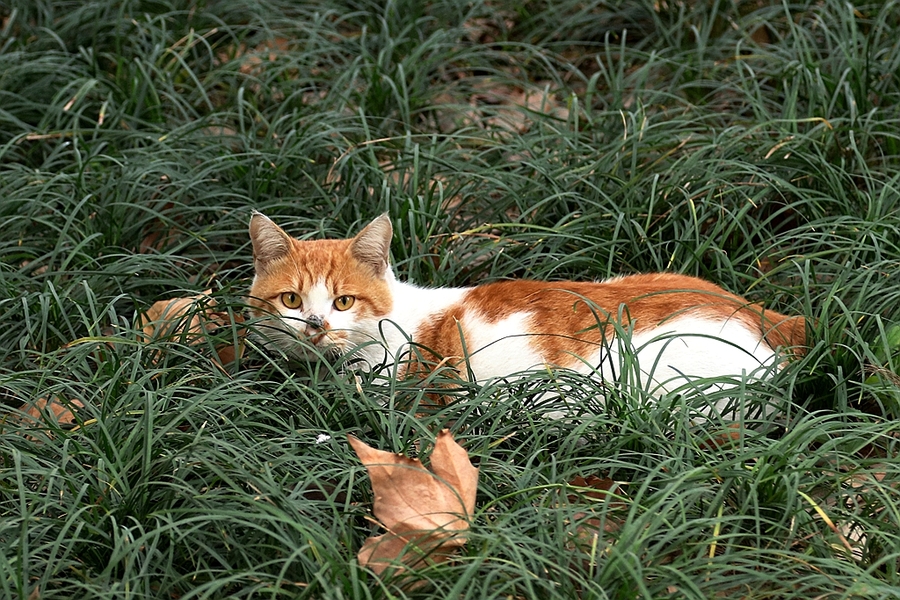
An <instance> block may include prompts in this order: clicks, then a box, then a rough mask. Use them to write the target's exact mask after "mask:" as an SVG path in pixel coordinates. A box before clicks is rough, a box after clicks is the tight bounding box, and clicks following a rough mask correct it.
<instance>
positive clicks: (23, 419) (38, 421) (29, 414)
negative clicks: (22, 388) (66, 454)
mask: <svg viewBox="0 0 900 600" xmlns="http://www.w3.org/2000/svg"><path fill="white" fill-rule="evenodd" d="M83 407H84V404H82V402H81V401H80V400H78V399H75V398H72V399H69V400H60V399H59V398H57V397H55V396H52V397H50V398H38V399H37V400H32V401H31V402H26V403H25V404H23V405H22V406H20V407H19V410H18V411H16V412H10V413H9V414H7V415H4V416H3V419H2V421H3V422H10V423H13V422H17V423H20V424H22V425H25V426H26V427H29V428H32V429H44V430H46V429H47V428H48V426H50V425H54V426H61V427H66V426H71V425H74V424H75V413H74V410H77V409H79V408H83ZM47 435H50V434H49V432H48V433H47ZM25 437H27V438H28V439H30V440H36V439H37V438H36V437H34V436H32V435H26V436H25Z"/></svg>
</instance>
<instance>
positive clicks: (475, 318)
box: [415, 273, 805, 376]
mask: <svg viewBox="0 0 900 600" xmlns="http://www.w3.org/2000/svg"><path fill="white" fill-rule="evenodd" d="M614 324H618V325H621V326H624V327H627V328H628V330H629V331H631V332H632V333H633V334H634V341H635V342H640V343H644V342H645V341H647V340H653V339H655V338H656V337H658V336H660V335H663V336H670V335H676V336H685V335H686V336H690V337H691V346H692V348H691V353H693V354H697V353H698V352H699V353H700V354H702V355H705V356H707V357H709V360H712V361H713V362H714V363H715V362H721V361H720V360H719V357H718V355H720V354H722V348H723V342H721V341H719V342H716V343H707V342H706V340H708V339H710V338H715V337H722V338H724V339H725V340H726V341H725V342H724V346H725V348H726V350H725V351H726V352H730V351H731V349H730V347H731V346H734V345H736V346H739V347H740V348H742V350H740V351H738V352H737V353H736V356H737V357H736V358H729V359H728V360H729V361H730V362H732V363H735V364H738V366H740V367H742V368H745V369H746V367H747V365H746V364H739V363H741V361H743V356H742V353H748V356H750V358H751V361H750V364H757V365H758V364H760V362H762V361H764V360H767V359H768V358H769V357H771V356H772V355H773V350H774V349H775V348H777V347H779V346H784V347H787V346H800V345H802V344H803V343H804V341H805V338H804V335H805V324H804V322H803V319H802V317H787V316H785V315H782V314H780V313H777V312H774V311H768V310H765V309H764V308H763V307H761V306H759V305H757V304H753V303H750V302H748V301H747V300H745V299H743V298H741V297H740V296H737V295H736V294H733V293H731V292H728V291H726V290H725V289H723V288H721V287H720V286H718V285H715V284H713V283H711V282H708V281H705V280H703V279H699V278H696V277H691V276H688V275H680V274H673V273H649V274H638V275H628V276H623V277H616V278H613V279H609V280H605V281H596V282H578V281H549V282H547V281H535V280H509V281H498V282H493V283H487V284H483V285H479V286H476V287H473V288H468V289H466V290H464V291H463V293H462V295H461V297H460V298H459V300H458V301H457V302H456V303H454V304H453V305H451V306H449V307H448V308H447V309H446V310H444V311H441V312H440V313H439V314H438V315H435V317H434V318H432V319H430V320H429V321H428V322H427V323H426V324H424V326H423V327H422V328H421V329H420V330H419V331H418V332H417V333H418V335H416V336H415V337H416V339H417V340H418V341H419V342H421V343H422V344H423V346H425V347H428V348H432V349H438V350H440V352H439V353H438V354H440V355H441V356H443V357H446V356H462V355H464V354H466V355H472V356H470V359H469V361H470V364H471V365H473V366H474V367H475V369H476V374H479V375H481V376H483V374H484V373H490V374H502V373H503V371H504V370H506V371H510V370H511V369H514V368H515V369H517V368H523V369H524V368H534V366H535V365H540V364H555V365H560V366H568V367H577V366H578V365H579V364H580V361H581V360H583V359H585V358H591V360H596V358H597V357H598V356H600V354H598V352H600V351H601V350H602V348H603V347H607V346H608V343H609V340H610V339H611V338H612V337H614V335H615V330H616V329H615V328H616V326H617V325H614ZM706 346H710V348H706ZM654 352H657V353H659V352H663V351H662V350H658V349H657V350H654ZM665 352H669V351H665ZM669 354H671V352H669ZM666 358H667V359H669V358H671V357H670V356H667V357H666ZM677 358H678V360H679V361H681V362H684V360H685V359H686V360H687V361H690V363H691V366H693V362H694V360H695V359H696V356H691V354H690V353H686V354H685V357H684V358H682V357H681V356H679V357H677ZM672 362H673V364H675V361H672ZM676 368H677V367H676ZM726 368H727V367H726V366H724V365H719V366H718V367H716V369H717V371H718V372H720V373H721V372H726V373H727V372H729V371H727V370H724V369H726ZM693 370H696V369H693ZM478 371H480V373H478ZM704 371H706V369H704ZM737 372H738V373H739V372H740V369H738V371H737Z"/></svg>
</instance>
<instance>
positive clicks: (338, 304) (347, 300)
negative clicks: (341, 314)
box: [334, 296, 356, 310]
mask: <svg viewBox="0 0 900 600" xmlns="http://www.w3.org/2000/svg"><path fill="white" fill-rule="evenodd" d="M354 302H356V298H354V297H353V296H341V297H340V298H338V299H337V300H335V301H334V307H335V308H336V309H337V310H347V309H348V308H350V307H351V306H353V303H354Z"/></svg>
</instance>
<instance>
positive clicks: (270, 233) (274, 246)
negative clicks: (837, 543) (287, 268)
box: [250, 211, 291, 271]
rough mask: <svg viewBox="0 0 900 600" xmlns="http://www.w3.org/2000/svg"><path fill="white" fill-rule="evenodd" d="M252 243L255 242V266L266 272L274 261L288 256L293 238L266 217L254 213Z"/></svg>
mask: <svg viewBox="0 0 900 600" xmlns="http://www.w3.org/2000/svg"><path fill="white" fill-rule="evenodd" d="M250 241H251V242H253V266H254V267H256V270H258V271H265V270H266V267H267V266H268V265H269V264H271V263H272V262H273V261H276V260H278V259H279V258H283V257H285V256H287V254H288V252H290V250H291V237H290V236H289V235H288V234H286V233H285V232H284V230H283V229H282V228H281V227H279V226H278V225H276V224H275V223H274V222H273V221H272V219H270V218H269V217H267V216H266V215H264V214H262V213H260V212H256V211H253V216H251V217H250Z"/></svg>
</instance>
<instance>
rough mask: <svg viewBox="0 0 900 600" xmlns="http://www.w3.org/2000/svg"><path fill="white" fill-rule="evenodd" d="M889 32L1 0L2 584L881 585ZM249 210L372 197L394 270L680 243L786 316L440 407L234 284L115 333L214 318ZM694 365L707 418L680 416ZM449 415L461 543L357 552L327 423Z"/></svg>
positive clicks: (772, 12) (462, 13) (413, 589)
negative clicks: (755, 346) (637, 374)
mask: <svg viewBox="0 0 900 600" xmlns="http://www.w3.org/2000/svg"><path fill="white" fill-rule="evenodd" d="M898 36H900V4H898V2H896V1H890V0H888V1H883V2H872V3H856V4H854V5H851V4H848V3H845V2H839V1H837V0H817V1H815V2H813V1H801V2H769V1H767V0H759V1H753V2H711V3H702V2H693V3H691V2H680V1H675V2H673V1H669V0H666V1H662V2H650V1H649V0H635V1H633V2H618V1H613V2H571V1H569V0H564V1H562V2H555V3H546V2H527V3H516V2H504V1H503V0H497V1H490V2H487V1H478V2H458V1H455V0H435V1H433V2H424V3H423V2H412V1H407V0H397V1H391V2H381V3H378V2H357V1H341V0H326V1H324V2H303V1H297V2H294V1H292V2H287V1H283V0H274V1H266V2H256V1H249V2H248V1H237V0H217V1H215V2H212V1H202V0H197V1H193V2H187V3H185V2H174V1H170V0H153V1H146V0H125V1H121V2H112V1H110V0H89V1H80V0H79V1H75V0H42V1H40V2H34V1H31V0H12V1H11V2H8V3H6V4H5V5H3V6H0V224H2V225H0V403H2V410H0V413H2V416H0V547H2V549H3V552H2V553H0V597H3V598H21V599H23V600H24V599H29V598H31V599H33V598H44V599H49V598H81V597H85V598H87V597H91V598H120V597H122V598H124V597H141V598H184V599H187V598H232V597H237V598H278V597H291V598H333V599H338V598H401V597H433V598H473V599H474V598H479V599H481V598H558V599H571V598H647V599H651V598H669V597H671V598H682V597H690V598H717V597H723V596H727V597H735V598H773V599H774V598H779V599H781V598H894V597H896V595H897V589H898V588H900V525H898V523H900V493H898V485H900V469H898V466H897V465H898V461H897V456H898V444H900V429H898V426H897V419H898V417H900V370H898V369H900V276H898V273H900V78H898V76H897V73H898V72H900V45H898V44H897V39H898ZM252 209H256V210H260V211H262V212H264V213H266V214H268V215H270V216H272V217H275V218H277V220H278V222H279V223H280V224H282V225H284V226H285V228H286V229H287V230H289V231H290V232H291V233H293V234H295V235H297V236H298V237H311V238H315V237H324V236H345V235H348V234H352V233H354V232H355V231H357V230H358V228H359V227H360V226H361V225H362V224H364V223H365V222H366V221H367V220H369V219H371V218H372V217H374V216H376V215H377V214H380V213H382V212H388V213H389V214H390V216H391V217H392V220H393V222H394V226H395V238H394V243H393V246H392V253H393V259H394V265H395V268H396V270H397V271H398V274H399V275H400V276H401V277H404V278H410V279H412V280H414V281H416V282H417V283H419V284H422V285H430V286H439V285H452V286H462V285H472V284H477V283H479V282H485V281H492V280H498V279H504V278H514V277H530V278H539V279H547V280H558V279H571V278H578V279H601V278H605V277H610V276H613V275H617V274H624V273H634V272H644V271H671V272H679V273H688V274H694V275H699V276H702V277H704V278H707V279H709V280H712V281H715V282H717V283H719V284H721V285H723V286H724V287H725V288H727V289H729V290H732V291H734V292H736V293H740V294H743V295H746V296H747V297H748V298H750V299H751V300H753V301H758V302H762V303H764V304H765V305H766V306H768V307H771V308H773V309H776V310H779V311H783V312H786V313H791V314H802V315H804V316H805V317H806V318H807V319H808V322H809V351H808V352H807V353H806V354H805V356H803V357H802V358H800V359H798V360H796V361H793V362H792V363H791V364H789V365H787V367H786V368H785V369H784V370H783V371H782V372H780V373H779V374H778V375H777V376H776V377H775V378H773V379H771V380H770V381H766V382H738V387H737V388H735V389H731V390H728V391H727V392H723V391H721V390H715V389H713V388H710V389H707V390H700V391H698V392H697V393H684V394H681V395H670V396H667V397H665V398H662V399H660V400H659V401H658V402H655V401H654V402H651V401H650V400H649V399H648V398H647V397H646V394H645V393H644V391H643V390H641V389H640V388H639V387H638V386H633V385H630V384H629V382H628V381H627V378H623V381H621V382H618V383H615V382H606V383H604V384H601V383H599V382H596V381H593V380H590V379H586V378H582V377H579V376H577V375H575V374H566V373H559V374H555V375H554V376H552V377H551V376H550V375H548V374H534V375H532V376H529V377H526V378H523V379H519V380H516V381H515V382H507V381H493V382H488V383H486V384H483V385H476V384H474V383H463V384H460V385H459V386H458V387H457V388H455V389H454V390H453V395H454V398H455V401H454V402H452V403H451V404H449V405H448V406H446V407H442V408H440V409H435V408H434V407H430V408H429V407H427V406H426V405H427V394H428V391H429V390H428V389H427V386H423V385H421V384H419V383H417V382H412V381H404V380H387V381H385V380H384V379H383V378H379V377H376V376H375V375H367V374H355V373H353V372H351V371H348V370H347V369H344V368H341V365H339V364H338V365H336V364H331V363H328V362H319V363H310V364H306V363H296V362H291V361H290V360H288V359H287V358H286V357H284V356H280V355H277V354H276V353H275V352H274V351H273V350H271V349H267V348H264V347H261V346H260V345H259V341H258V338H256V337H253V336H250V337H248V338H247V339H246V340H244V341H242V340H241V339H239V336H240V331H239V330H240V329H241V328H242V327H248V328H250V329H251V330H252V329H253V328H254V323H253V322H252V321H250V322H247V323H244V324H243V325H240V326H237V325H235V326H233V327H232V326H227V325H226V326H222V327H217V328H214V329H211V330H210V331H208V332H204V333H203V334H202V335H200V338H201V339H200V340H199V342H198V341H197V340H196V339H194V340H189V339H187V338H186V337H179V336H177V335H176V336H174V337H172V338H171V339H153V340H149V339H147V337H146V336H145V335H144V334H143V332H142V331H141V323H140V321H139V319H138V315H140V314H141V313H142V312H144V311H146V310H147V308H148V307H149V306H151V305H152V303H154V302H155V301H157V300H161V299H167V298H172V297H180V296H191V295H194V294H197V293H199V292H201V291H203V290H206V289H210V290H212V292H211V295H212V297H213V298H214V299H215V301H216V302H217V308H216V310H219V311H222V312H223V313H225V314H228V315H230V318H231V319H237V318H238V317H240V315H241V314H242V312H243V308H244V306H243V297H244V294H246V292H247V289H248V287H249V281H250V277H251V276H252V265H251V250H250V247H249V243H248V242H249V239H248V236H247V233H246V230H247V222H248V219H249V216H250V211H251V210H252ZM222 347H226V348H231V349H239V348H243V354H241V355H239V358H238V359H237V360H234V361H224V360H222V359H220V358H219V355H218V353H217V350H216V349H217V348H218V349H221V348H222ZM428 383H429V385H431V384H434V385H439V384H440V381H435V382H428ZM547 392H553V393H555V394H556V397H557V399H556V400H555V401H553V402H549V401H548V400H547V397H548V396H547ZM728 398H730V399H731V401H733V402H735V403H737V405H738V406H740V410H739V411H738V418H737V421H738V423H737V428H736V427H735V423H734V420H735V419H731V418H729V419H726V418H724V417H722V418H718V417H716V416H715V415H713V416H709V417H707V418H702V419H700V418H695V417H696V416H697V414H698V413H697V411H698V410H699V409H701V408H702V406H704V405H706V404H708V403H710V402H712V403H716V402H717V401H725V400H726V399H728ZM44 401H46V402H47V404H48V408H47V411H45V413H44V414H43V415H37V416H32V417H31V418H26V417H25V415H24V413H23V410H25V409H27V408H28V406H33V405H34V404H35V403H38V404H41V403H43V402H44ZM410 407H413V408H412V409H410ZM51 409H57V410H62V409H65V410H67V411H69V412H67V413H64V414H63V418H61V419H60V418H55V417H54V416H53V415H52V414H50V413H49V412H48V411H50V410H51ZM560 412H561V413H562V418H556V419H552V418H550V415H551V414H555V413H560ZM557 416H558V415H557ZM445 427H449V428H450V429H451V430H452V431H453V433H454V435H455V436H456V437H457V439H460V440H464V445H465V448H466V449H467V451H468V452H469V454H470V456H471V457H472V460H473V462H475V463H476V464H477V465H478V467H479V468H480V481H479V491H478V498H477V503H476V514H475V516H474V519H473V521H472V525H471V530H470V533H469V536H468V541H467V543H466V546H465V548H464V549H463V551H462V552H461V553H460V554H459V555H458V556H457V557H456V558H455V559H454V560H452V561H449V562H446V563H441V564H436V565H431V566H426V567H423V568H420V569H417V570H416V571H414V572H412V573H408V574H406V576H404V577H397V578H394V579H391V578H386V579H379V578H377V577H376V576H375V575H374V574H373V572H372V571H371V570H369V569H368V568H365V567H361V566H360V564H359V563H358V561H357V559H356V552H357V551H358V550H359V548H360V546H361V544H362V543H363V540H365V538H366V537H367V536H369V535H372V534H373V532H374V531H375V530H376V527H375V526H373V524H372V522H371V517H370V514H371V506H372V501H373V492H372V489H371V486H370V484H369V482H368V480H367V478H366V477H365V471H364V470H363V468H362V467H361V465H360V464H359V462H358V461H357V459H356V457H355V456H354V455H353V454H352V452H351V451H350V449H349V447H348V445H347V443H346V435H347V434H353V435H356V436H358V437H360V438H362V439H365V440H366V441H367V443H370V444H371V445H373V446H375V447H379V448H383V449H387V450H392V451H397V452H406V453H418V452H421V453H423V454H427V452H428V448H429V445H430V442H431V441H432V440H433V439H434V436H435V434H436V433H437V432H438V431H439V430H440V429H441V428H445ZM735 431H737V432H738V433H739V434H740V435H723V434H726V433H729V432H731V433H734V432H735Z"/></svg>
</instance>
